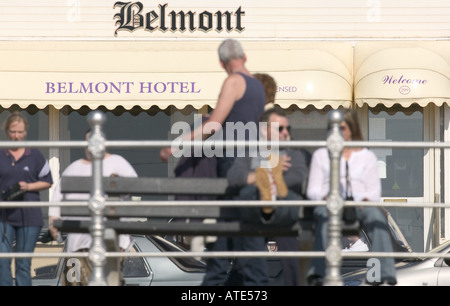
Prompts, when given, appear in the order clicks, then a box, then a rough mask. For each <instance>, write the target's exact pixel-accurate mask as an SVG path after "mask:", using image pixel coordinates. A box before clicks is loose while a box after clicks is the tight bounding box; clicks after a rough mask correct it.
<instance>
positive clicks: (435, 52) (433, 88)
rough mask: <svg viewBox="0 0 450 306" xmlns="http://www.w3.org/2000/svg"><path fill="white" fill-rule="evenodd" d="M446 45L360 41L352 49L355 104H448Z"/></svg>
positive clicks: (449, 68) (449, 80)
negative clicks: (353, 55)
mask: <svg viewBox="0 0 450 306" xmlns="http://www.w3.org/2000/svg"><path fill="white" fill-rule="evenodd" d="M449 53H450V44H449V43H448V42H402V43H396V42H377V43H375V42H364V43H358V44H356V46H355V63H354V69H355V72H354V75H355V83H354V90H355V103H356V104H357V105H358V106H362V105H364V104H367V105H368V106H369V107H374V106H376V105H377V104H383V105H385V106H387V107H392V106H393V105H394V104H400V105H402V106H403V107H408V106H410V105H411V104H413V103H417V104H419V105H420V106H426V105H427V104H429V103H435V104H436V105H438V106H441V105H442V104H443V103H444V102H450V61H449Z"/></svg>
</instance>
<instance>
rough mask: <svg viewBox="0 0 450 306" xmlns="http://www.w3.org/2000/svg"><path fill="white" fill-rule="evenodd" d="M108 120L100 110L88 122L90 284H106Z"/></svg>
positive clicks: (91, 114) (90, 115) (92, 114)
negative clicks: (104, 128)
mask: <svg viewBox="0 0 450 306" xmlns="http://www.w3.org/2000/svg"><path fill="white" fill-rule="evenodd" d="M105 121H106V117H105V115H104V114H103V113H102V112H100V111H94V112H91V113H90V114H89V115H88V123H89V125H90V127H91V135H90V137H89V144H88V150H89V153H90V154H91V161H92V189H91V197H90V199H89V209H90V212H91V217H92V221H91V228H90V232H91V236H92V245H91V248H90V250H89V260H90V261H91V263H92V265H93V268H92V274H91V278H90V280H89V286H106V285H107V282H106V278H105V273H104V266H105V264H106V258H105V252H106V247H105V243H104V240H103V235H104V231H105V227H104V224H103V210H104V207H105V195H104V192H103V185H102V177H103V157H104V156H105V143H104V142H105V138H104V137H103V133H102V126H103V124H104V123H105Z"/></svg>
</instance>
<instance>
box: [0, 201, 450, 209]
mask: <svg viewBox="0 0 450 306" xmlns="http://www.w3.org/2000/svg"><path fill="white" fill-rule="evenodd" d="M88 205H89V204H88V201H73V202H0V207H6V208H18V207H52V206H60V207H76V206H80V207H87V206H88ZM162 205H163V206H175V207H176V206H180V207H183V206H205V207H208V206H219V207H251V206H267V205H270V206H324V205H326V202H325V201H283V200H277V201H274V202H273V201H225V200H224V201H209V200H205V201H189V200H186V201H185V200H180V201H164V200H163V201H120V202H119V201H106V202H105V207H120V206H125V207H144V206H162ZM344 205H345V206H364V207H366V206H368V207H369V206H375V207H377V206H378V207H401V208H409V207H412V208H421V207H427V208H450V203H428V202H427V203H408V202H398V201H392V202H390V201H386V202H366V201H363V202H353V201H351V202H348V201H344Z"/></svg>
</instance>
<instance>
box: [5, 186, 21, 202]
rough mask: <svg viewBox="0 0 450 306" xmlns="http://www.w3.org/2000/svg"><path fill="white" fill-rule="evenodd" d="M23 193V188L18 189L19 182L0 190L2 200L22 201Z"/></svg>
mask: <svg viewBox="0 0 450 306" xmlns="http://www.w3.org/2000/svg"><path fill="white" fill-rule="evenodd" d="M24 195H25V190H22V189H20V185H19V183H15V184H14V185H11V186H10V187H9V188H7V189H6V190H3V191H2V200H3V201H5V202H9V201H22V200H23V198H24Z"/></svg>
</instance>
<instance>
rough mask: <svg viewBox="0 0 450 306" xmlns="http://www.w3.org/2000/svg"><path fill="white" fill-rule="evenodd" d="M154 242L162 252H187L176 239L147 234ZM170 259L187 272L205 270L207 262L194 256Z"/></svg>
mask: <svg viewBox="0 0 450 306" xmlns="http://www.w3.org/2000/svg"><path fill="white" fill-rule="evenodd" d="M147 238H148V239H149V240H151V241H152V242H153V244H154V245H155V246H156V247H157V248H158V249H160V250H161V251H162V252H185V251H186V249H184V248H183V247H181V246H180V245H179V244H178V243H177V241H176V240H169V239H165V238H163V237H160V236H147ZM170 260H171V261H172V262H173V263H174V264H175V265H177V266H178V267H179V268H180V269H181V270H183V271H185V272H204V271H205V269H206V264H205V263H204V262H203V261H200V260H197V259H195V258H192V257H182V258H173V257H171V258H170Z"/></svg>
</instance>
